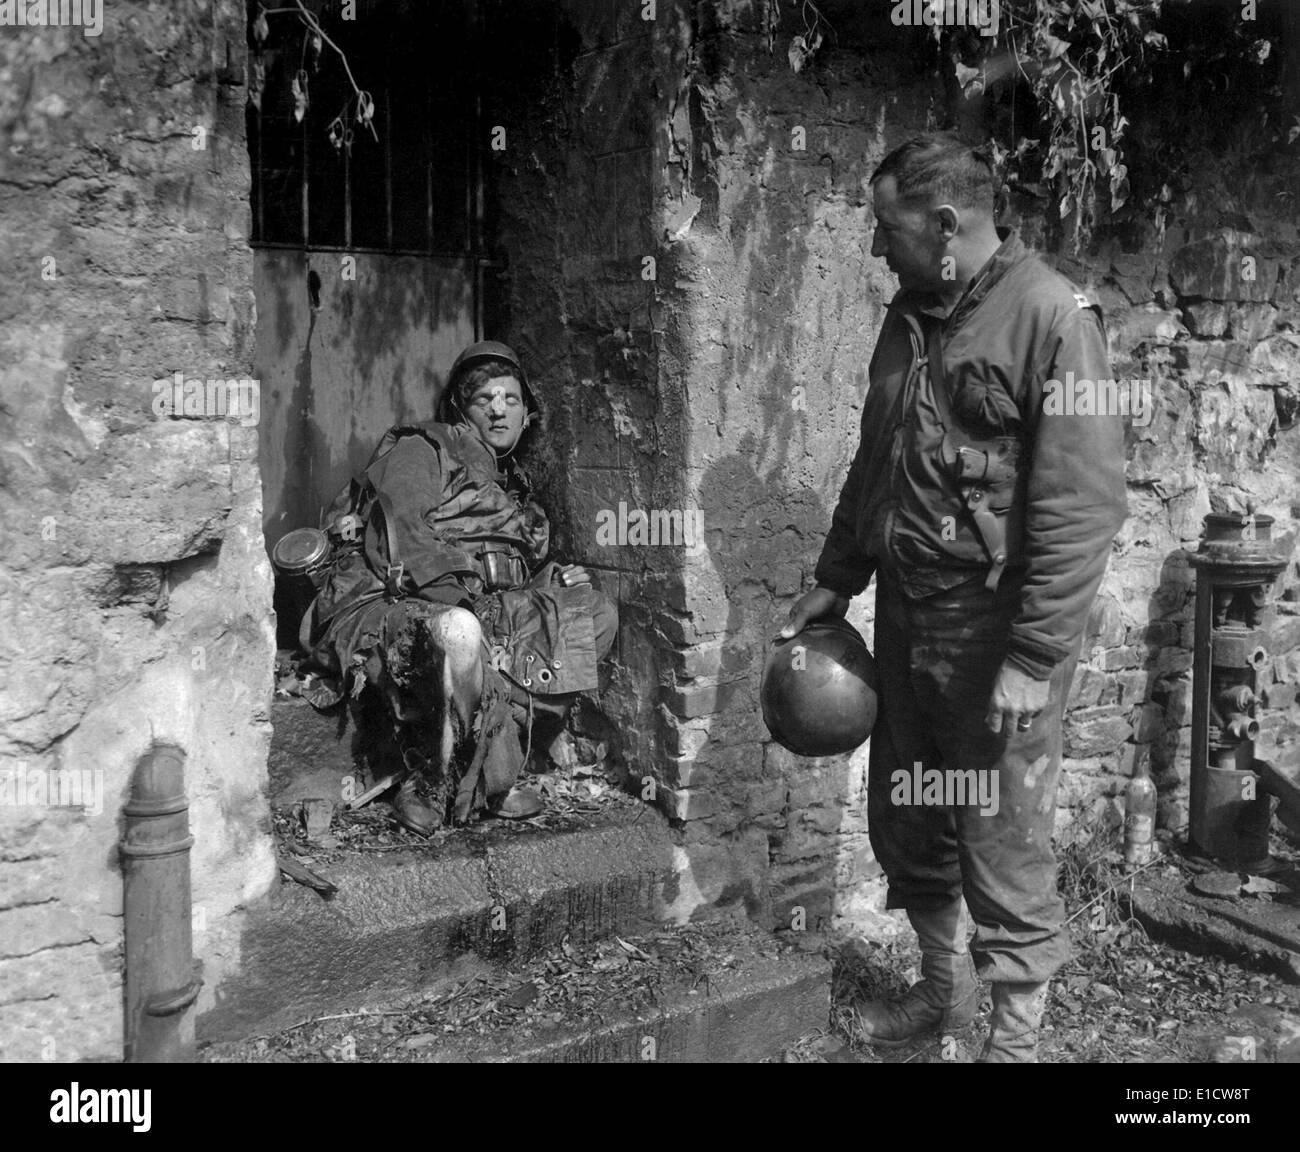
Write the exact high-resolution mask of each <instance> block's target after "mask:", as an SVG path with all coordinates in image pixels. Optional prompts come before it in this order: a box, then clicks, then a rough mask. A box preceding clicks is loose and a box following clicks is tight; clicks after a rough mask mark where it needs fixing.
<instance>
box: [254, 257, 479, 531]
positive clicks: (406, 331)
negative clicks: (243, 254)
mask: <svg viewBox="0 0 1300 1152" xmlns="http://www.w3.org/2000/svg"><path fill="white" fill-rule="evenodd" d="M254 265H255V266H254V292H255V295H256V299H257V314H258V324H257V347H256V353H255V365H256V369H257V374H258V378H259V379H260V380H261V382H262V423H261V438H260V445H259V447H260V453H261V465H262V491H263V526H264V528H265V532H266V542H267V545H268V547H271V546H273V545H274V544H275V542H276V541H277V540H278V539H279V538H280V537H281V536H283V535H284V533H285V532H288V531H290V530H292V529H294V528H300V527H303V526H304V525H315V524H317V522H318V517H319V514H320V510H321V507H322V506H323V505H324V504H325V503H327V502H328V501H329V500H330V499H332V498H333V496H334V493H335V491H337V489H338V488H339V487H340V485H342V483H343V482H344V481H345V480H346V479H347V478H348V477H349V476H350V475H352V474H353V473H354V472H355V471H356V470H358V469H359V468H360V467H362V466H363V465H364V464H365V462H366V460H367V459H368V458H369V456H370V453H371V451H373V449H374V446H375V444H376V443H377V442H378V440H379V438H380V437H381V436H382V435H383V434H384V432H385V431H386V430H387V429H388V428H390V427H391V426H392V425H393V424H395V423H399V422H401V421H407V420H409V421H423V420H428V419H431V418H432V417H433V413H434V408H435V405H436V404H437V400H438V395H439V393H440V391H441V388H442V385H443V383H444V381H445V378H446V372H447V370H448V368H450V366H451V363H452V361H453V360H454V359H455V357H456V355H457V354H458V353H459V352H460V350H461V349H462V348H463V347H464V346H465V345H466V344H468V343H470V342H471V341H472V340H473V338H474V323H473V287H472V279H471V277H470V275H469V274H468V272H467V271H466V269H465V268H464V267H462V266H461V265H460V264H459V263H456V262H452V261H446V260H441V261H440V260H435V259H431V258H426V257H417V256H386V255H381V254H376V253H360V252H358V253H349V254H343V253H336V252H305V251H302V250H294V249H277V248H259V249H256V252H255V261H254Z"/></svg>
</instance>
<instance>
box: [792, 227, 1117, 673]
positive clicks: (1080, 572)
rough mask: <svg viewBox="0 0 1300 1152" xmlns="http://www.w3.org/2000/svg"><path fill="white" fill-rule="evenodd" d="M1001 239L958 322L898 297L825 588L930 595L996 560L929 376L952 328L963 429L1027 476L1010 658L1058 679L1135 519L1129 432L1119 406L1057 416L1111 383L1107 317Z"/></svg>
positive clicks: (924, 301) (1012, 566)
mask: <svg viewBox="0 0 1300 1152" xmlns="http://www.w3.org/2000/svg"><path fill="white" fill-rule="evenodd" d="M1000 234H1001V235H1003V237H1004V238H1003V242H1002V245H1001V246H1000V247H999V249H998V251H997V252H996V253H995V254H994V255H993V257H991V258H990V260H989V262H988V263H987V264H986V265H985V266H984V268H983V269H982V270H981V271H980V273H979V274H978V275H977V276H976V277H975V279H974V280H972V282H971V284H970V286H969V287H968V288H967V290H966V292H965V293H964V295H963V296H962V298H961V299H960V300H959V301H958V302H957V304H956V306H955V307H954V308H953V309H952V311H951V313H949V314H947V315H946V316H945V310H944V308H943V307H942V305H941V304H940V303H939V302H938V301H937V300H936V299H935V298H934V297H931V296H927V295H923V294H917V293H913V292H908V291H903V292H900V293H899V294H898V295H897V296H896V297H895V298H894V300H893V301H892V302H891V303H890V305H889V308H888V311H887V313H886V319H885V323H884V326H883V328H882V330H881V334H880V339H879V341H878V343H877V345H876V349H875V353H874V355H873V356H872V360H871V366H870V387H869V390H868V392H867V397H866V401H865V403H864V405H863V409H862V428H861V437H862V438H861V443H860V445H859V447H858V451H857V454H856V456H855V457H854V459H853V463H852V465H851V467H850V469H849V474H848V478H847V479H846V481H845V483H844V487H843V489H842V491H841V493H840V497H839V502H838V504H837V505H836V508H835V512H834V515H833V517H832V521H831V528H830V532H829V534H828V535H827V538H826V543H825V546H824V548H823V550H822V554H821V558H820V560H819V561H818V564H817V568H816V580H817V583H818V584H820V585H822V586H823V587H826V588H829V589H831V590H833V591H835V592H838V593H840V594H842V595H845V596H856V595H857V594H858V593H860V592H862V591H863V589H865V588H866V586H867V584H868V582H869V581H870V579H871V576H872V574H873V573H874V572H875V571H876V570H877V568H879V569H881V570H882V571H885V572H887V573H888V574H889V575H890V577H891V578H892V580H893V581H894V582H896V583H897V584H898V585H899V586H900V587H901V588H902V590H903V593H904V595H906V596H909V597H912V598H923V597H926V596H930V595H934V594H936V593H939V592H942V591H944V590H945V589H948V588H952V587H955V586H956V585H958V584H961V583H964V582H966V581H969V580H971V579H974V578H978V577H980V576H981V575H982V574H985V573H987V572H988V571H989V569H990V567H991V566H992V564H993V558H992V557H991V556H990V555H989V552H988V548H987V547H986V544H985V542H984V540H983V539H982V537H981V534H980V532H979V531H978V530H977V525H976V523H975V521H974V518H973V516H972V514H971V507H972V506H973V505H971V504H970V503H969V501H968V500H966V499H964V498H963V491H962V490H961V488H960V487H959V484H958V481H957V480H956V479H955V478H954V476H953V473H952V470H951V466H950V464H949V463H946V462H945V461H949V460H950V458H951V453H950V451H946V450H945V445H944V439H945V429H944V427H943V421H942V419H941V416H940V410H939V408H938V407H937V405H936V401H935V397H934V391H933V382H932V380H931V378H930V373H929V371H928V370H926V367H925V359H926V353H927V350H928V346H929V345H930V343H931V340H930V336H931V326H932V325H939V326H940V328H939V344H940V346H941V348H942V357H943V365H944V372H945V375H946V377H947V382H948V392H949V396H950V398H951V412H952V417H953V418H954V419H955V422H956V423H957V424H958V425H959V431H960V433H964V434H965V435H966V436H967V437H974V438H981V439H988V440H995V439H996V438H998V437H1003V438H1004V439H1013V440H1014V441H1016V442H1018V445H1019V451H1020V464H1019V467H1018V469H1017V471H1016V478H1015V479H1013V481H1012V482H1011V484H1010V485H1009V486H1008V492H1007V496H1008V499H1007V501H1006V506H1005V507H1003V508H1002V509H1000V512H1001V514H1003V515H1005V517H1006V525H1005V526H1006V544H1007V549H1006V550H1007V556H1006V578H1007V579H1012V580H1016V581H1017V582H1019V581H1021V580H1023V584H1022V590H1021V599H1020V610H1019V614H1018V616H1017V617H1016V619H1015V622H1014V624H1013V626H1012V630H1011V638H1010V645H1009V649H1008V659H1009V660H1010V661H1011V662H1012V663H1013V664H1015V665H1016V666H1018V667H1020V668H1021V669H1022V670H1023V671H1025V672H1027V673H1029V674H1030V675H1032V676H1035V677H1037V678H1040V679H1046V678H1048V677H1049V676H1050V675H1051V671H1052V669H1053V668H1054V667H1055V665H1056V664H1058V663H1059V662H1060V661H1062V660H1063V659H1065V658H1066V657H1067V656H1068V655H1069V654H1070V652H1071V650H1072V648H1073V645H1074V644H1075V642H1076V641H1077V639H1078V637H1079V635H1080V634H1081V633H1082V631H1083V629H1084V627H1085V626H1086V623H1087V617H1088V612H1089V609H1090V606H1091V604H1092V601H1093V598H1094V597H1095V595H1096V593H1097V588H1098V585H1099V584H1100V582H1101V578H1102V575H1103V573H1104V571H1105V568H1106V562H1107V559H1108V557H1109V553H1110V545H1111V540H1112V539H1113V538H1114V535H1115V533H1116V532H1117V531H1118V529H1119V527H1120V525H1121V524H1122V523H1123V521H1124V518H1125V516H1126V515H1127V500H1126V496H1125V486H1124V425H1123V417H1122V415H1120V414H1118V412H1111V413H1109V414H1092V410H1091V408H1085V407H1084V406H1082V405H1080V408H1081V409H1082V410H1081V411H1079V412H1078V413H1077V414H1076V409H1075V405H1074V404H1073V403H1070V404H1067V405H1066V406H1065V410H1064V411H1062V410H1061V406H1060V404H1059V403H1058V404H1049V405H1047V406H1046V410H1045V406H1044V397H1045V396H1046V395H1048V393H1049V392H1052V391H1053V389H1064V388H1067V387H1068V388H1070V389H1077V388H1080V387H1086V386H1087V384H1090V383H1091V382H1095V381H1098V380H1106V379H1109V378H1110V377H1111V371H1110V367H1109V363H1108V360H1107V354H1106V337H1105V330H1104V328H1103V327H1102V323H1101V316H1100V311H1099V310H1098V309H1097V308H1096V307H1095V306H1094V305H1092V304H1090V303H1089V301H1088V300H1087V298H1086V297H1084V296H1083V295H1081V294H1080V293H1079V292H1078V290H1077V289H1076V288H1075V287H1074V286H1073V285H1072V284H1071V283H1070V282H1069V281H1068V280H1066V279H1065V277H1063V276H1061V275H1060V274H1058V273H1057V272H1055V271H1053V270H1052V269H1050V268H1049V267H1047V265H1045V264H1044V263H1042V262H1041V261H1040V260H1039V259H1038V258H1037V257H1036V256H1034V255H1033V254H1032V253H1031V252H1030V251H1029V250H1028V249H1027V248H1025V246H1024V245H1023V244H1022V243H1021V241H1020V239H1019V237H1018V236H1017V235H1016V234H1015V233H1014V232H1002V233H1000ZM918 331H919V333H920V334H921V336H922V337H923V338H924V342H923V343H922V342H920V341H918V340H917V339H916V337H915V335H914V334H915V333H916V332H918ZM1053 381H1059V382H1060V383H1059V384H1051V383H1050V382H1053ZM1081 382H1085V383H1084V384H1081ZM1111 394H1114V391H1113V389H1112V393H1111ZM1056 395H1057V396H1058V397H1059V396H1060V395H1063V393H1062V392H1057V393H1056ZM950 439H951V438H950Z"/></svg>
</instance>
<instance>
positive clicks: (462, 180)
mask: <svg viewBox="0 0 1300 1152" xmlns="http://www.w3.org/2000/svg"><path fill="white" fill-rule="evenodd" d="M305 3H306V7H307V9H308V10H309V11H310V12H311V13H312V14H313V15H314V16H315V17H316V19H317V20H318V21H319V22H320V25H321V27H322V29H323V30H324V32H325V34H326V35H327V36H328V37H329V38H330V39H331V40H333V41H334V43H335V44H337V45H338V46H339V47H340V48H341V49H342V50H343V52H344V53H345V54H346V56H347V61H348V66H349V67H350V69H351V71H352V75H353V77H354V78H355V80H356V83H357V85H358V86H359V87H360V88H362V89H363V90H366V91H368V92H369V93H370V95H371V96H372V97H373V99H374V102H375V110H374V120H373V122H374V127H375V132H376V133H377V134H378V140H377V141H376V139H375V138H374V136H372V135H371V133H370V132H369V130H367V129H366V128H365V127H364V126H363V125H362V124H359V123H357V122H356V120H355V118H354V117H353V115H352V113H353V112H354V111H355V107H356V101H355V97H354V92H353V89H352V85H351V84H350V83H349V82H348V80H347V74H346V71H345V69H344V67H343V63H342V61H340V60H339V58H338V55H337V54H336V53H335V52H334V51H333V50H332V49H331V48H330V47H329V46H328V45H324V46H323V48H322V51H321V52H320V54H319V57H318V58H317V59H316V60H315V61H313V58H312V53H311V51H310V46H309V39H310V36H311V33H310V32H309V31H308V29H307V28H306V27H304V25H303V23H302V21H301V20H300V19H299V18H298V17H297V15H296V14H295V13H294V11H293V9H294V4H293V2H292V0H272V2H271V3H267V4H265V5H263V4H261V3H259V2H258V0H250V2H249V8H248V11H249V42H248V43H249V52H250V82H253V83H255V79H254V77H255V76H256V73H257V71H258V69H257V64H258V63H259V62H260V65H261V74H262V77H263V79H262V85H261V101H260V104H261V106H260V108H259V107H256V106H255V105H254V104H253V103H252V102H251V101H250V103H249V106H248V112H247V117H248V144H249V156H250V159H251V162H252V174H253V191H252V208H253V243H254V244H258V245H261V246H265V247H295V248H309V249H326V250H340V249H341V250H348V251H378V252H389V253H405V254H419V255H435V256H447V257H465V256H469V255H479V254H481V253H482V243H481V234H482V222H481V211H482V209H481V205H482V202H483V198H482V195H481V192H480V190H479V189H480V183H481V178H482V176H481V172H482V166H481V163H480V161H479V155H478V148H477V142H478V141H479V140H481V139H482V135H481V133H480V132H479V131H478V128H479V125H478V119H479V113H478V76H477V72H476V68H477V63H476V60H477V53H476V52H475V51H473V43H474V41H475V40H476V38H477V37H476V29H477V18H476V15H475V5H474V4H473V2H472V0H356V3H355V5H353V7H352V9H351V11H352V15H353V18H352V19H350V20H344V19H343V14H344V10H345V5H344V3H343V0H305ZM263 7H265V9H266V10H267V12H268V16H267V25H268V27H269V34H268V36H267V37H266V39H265V40H263V41H261V42H259V41H258V40H257V39H256V38H255V37H254V35H253V21H254V20H256V18H257V15H258V12H259V10H260V9H262V8H263ZM300 69H304V70H305V71H306V73H307V95H308V104H307V108H306V112H305V114H304V115H303V117H302V119H301V120H299V119H297V118H296V117H295V114H294V111H295V99H294V95H293V81H294V77H295V76H296V75H297V73H298V71H299V70H300ZM345 109H346V110H347V114H346V115H345V122H346V127H347V129H348V130H349V131H350V133H351V138H350V142H347V143H345V144H343V145H342V146H341V147H336V146H335V145H334V144H333V143H332V142H331V140H330V133H329V126H330V123H331V122H332V121H333V120H334V119H335V117H336V116H338V115H339V114H340V113H341V112H344V110H345Z"/></svg>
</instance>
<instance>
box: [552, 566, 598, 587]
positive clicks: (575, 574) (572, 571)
mask: <svg viewBox="0 0 1300 1152" xmlns="http://www.w3.org/2000/svg"><path fill="white" fill-rule="evenodd" d="M555 575H556V576H557V577H558V578H559V581H560V583H561V584H563V585H564V586H565V587H566V588H574V587H576V586H577V585H579V584H590V583H591V573H590V572H588V571H587V570H586V569H585V568H583V567H580V566H579V565H577V564H565V565H564V567H562V568H560V569H558V570H557V571H556V573H555Z"/></svg>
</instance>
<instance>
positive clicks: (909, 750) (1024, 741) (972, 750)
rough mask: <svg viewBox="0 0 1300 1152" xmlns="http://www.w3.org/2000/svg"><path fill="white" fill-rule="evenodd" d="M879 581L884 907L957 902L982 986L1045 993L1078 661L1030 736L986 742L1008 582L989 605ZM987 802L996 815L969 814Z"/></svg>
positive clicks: (872, 802)
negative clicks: (1069, 711) (919, 596)
mask: <svg viewBox="0 0 1300 1152" xmlns="http://www.w3.org/2000/svg"><path fill="white" fill-rule="evenodd" d="M878 580H879V582H878V586H877V594H876V623H875V656H876V662H877V664H878V666H879V670H880V712H879V716H878V719H877V722H876V727H875V730H874V732H873V733H872V737H871V753H870V765H869V783H868V819H869V822H870V834H871V845H872V848H873V849H874V851H875V853H876V857H877V859H879V861H880V863H881V866H882V867H883V868H884V871H885V875H886V877H887V878H888V881H889V895H888V903H887V906H888V907H890V908H907V909H913V910H925V909H930V908H937V907H939V906H941V905H944V904H947V903H950V902H951V901H952V900H954V899H955V898H956V897H957V896H958V895H964V896H965V898H966V904H967V907H968V908H969V909H970V913H971V917H972V919H973V920H974V922H975V925H976V935H975V938H974V940H973V941H972V943H971V953H972V955H973V956H974V959H975V963H976V968H977V970H978V972H979V974H980V977H981V978H982V979H984V980H992V981H1011V982H1034V983H1037V982H1039V981H1045V980H1047V979H1049V978H1050V977H1051V975H1052V974H1053V973H1054V972H1055V971H1056V970H1057V969H1058V968H1059V967H1060V966H1061V965H1062V964H1063V963H1064V962H1065V960H1066V958H1067V956H1068V954H1069V943H1068V939H1067V937H1066V934H1065V931H1064V929H1063V925H1062V921H1063V919H1064V903H1063V901H1062V900H1061V897H1060V894H1059V893H1058V891H1057V887H1056V858H1055V855H1054V853H1053V851H1052V842H1051V837H1052V828H1053V822H1054V817H1055V812H1056V785H1057V778H1058V776H1059V774H1060V768H1061V717H1062V713H1063V711H1064V705H1065V697H1066V695H1067V694H1068V692H1069V686H1070V680H1071V678H1072V676H1073V672H1074V666H1075V663H1076V661H1077V649H1076V651H1075V653H1073V654H1072V655H1071V657H1070V659H1068V660H1066V661H1065V662H1064V663H1063V664H1062V665H1059V666H1058V667H1057V669H1056V672H1055V673H1054V675H1053V676H1052V680H1051V688H1050V695H1049V697H1048V703H1047V706H1046V708H1044V709H1043V711H1042V712H1041V713H1039V715H1038V717H1037V718H1036V719H1035V720H1034V722H1033V725H1032V726H1031V728H1030V729H1029V730H1028V731H1027V732H1019V731H1012V732H1011V733H1009V734H1008V733H1006V732H1005V731H1004V732H1003V733H1001V734H994V733H993V732H991V731H989V729H988V728H987V727H986V725H985V723H984V720H985V717H986V715H987V713H988V703H989V696H990V694H991V692H992V688H993V681H994V679H995V677H996V675H997V672H998V669H999V667H1000V666H1001V664H1002V661H1003V658H1004V656H1005V655H1006V650H1007V642H1008V639H1009V635H1010V626H1011V622H1012V620H1013V619H1014V617H1015V615H1016V611H1017V607H1018V602H1019V588H1018V584H1017V582H1016V580H1015V579H1014V578H1012V576H1011V574H1010V573H1008V574H1007V575H1006V576H1004V578H1003V585H1002V587H1000V588H999V589H998V591H997V592H996V593H991V592H988V591H987V590H986V589H985V588H984V586H983V582H982V580H977V581H973V582H971V583H969V584H965V585H962V586H961V587H959V588H956V589H952V590H950V591H948V592H944V593H941V594H939V595H937V596H934V597H931V598H927V599H924V600H919V601H909V600H907V599H905V598H904V597H903V595H902V593H901V592H900V591H899V590H898V588H897V586H896V585H895V584H893V583H892V582H891V581H890V580H889V579H888V577H887V576H881V577H878ZM934 769H939V770H940V773H941V774H940V775H938V776H936V775H934V774H933V770H934ZM972 771H974V773H976V775H974V776H972V775H971V774H970V773H971V772H972ZM927 772H928V773H929V775H926V773H927ZM917 773H921V776H920V778H919V779H916V778H915V777H916V774H917ZM957 773H960V774H961V775H957ZM990 774H991V775H990ZM977 781H978V782H979V784H980V785H982V786H983V787H984V791H983V793H982V794H981V793H980V792H979V791H978V789H977V788H976V782H977ZM994 787H996V793H995V794H994V792H993V788H994ZM994 795H995V796H996V805H995V804H993V803H989V802H986V803H979V802H978V801H979V800H980V799H981V798H983V799H984V800H986V801H988V800H990V799H992V798H993V796H994ZM963 800H964V801H965V802H964V803H963V802H962V801H963ZM945 801H947V802H945ZM995 807H996V811H993V809H994V808H995Z"/></svg>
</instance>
